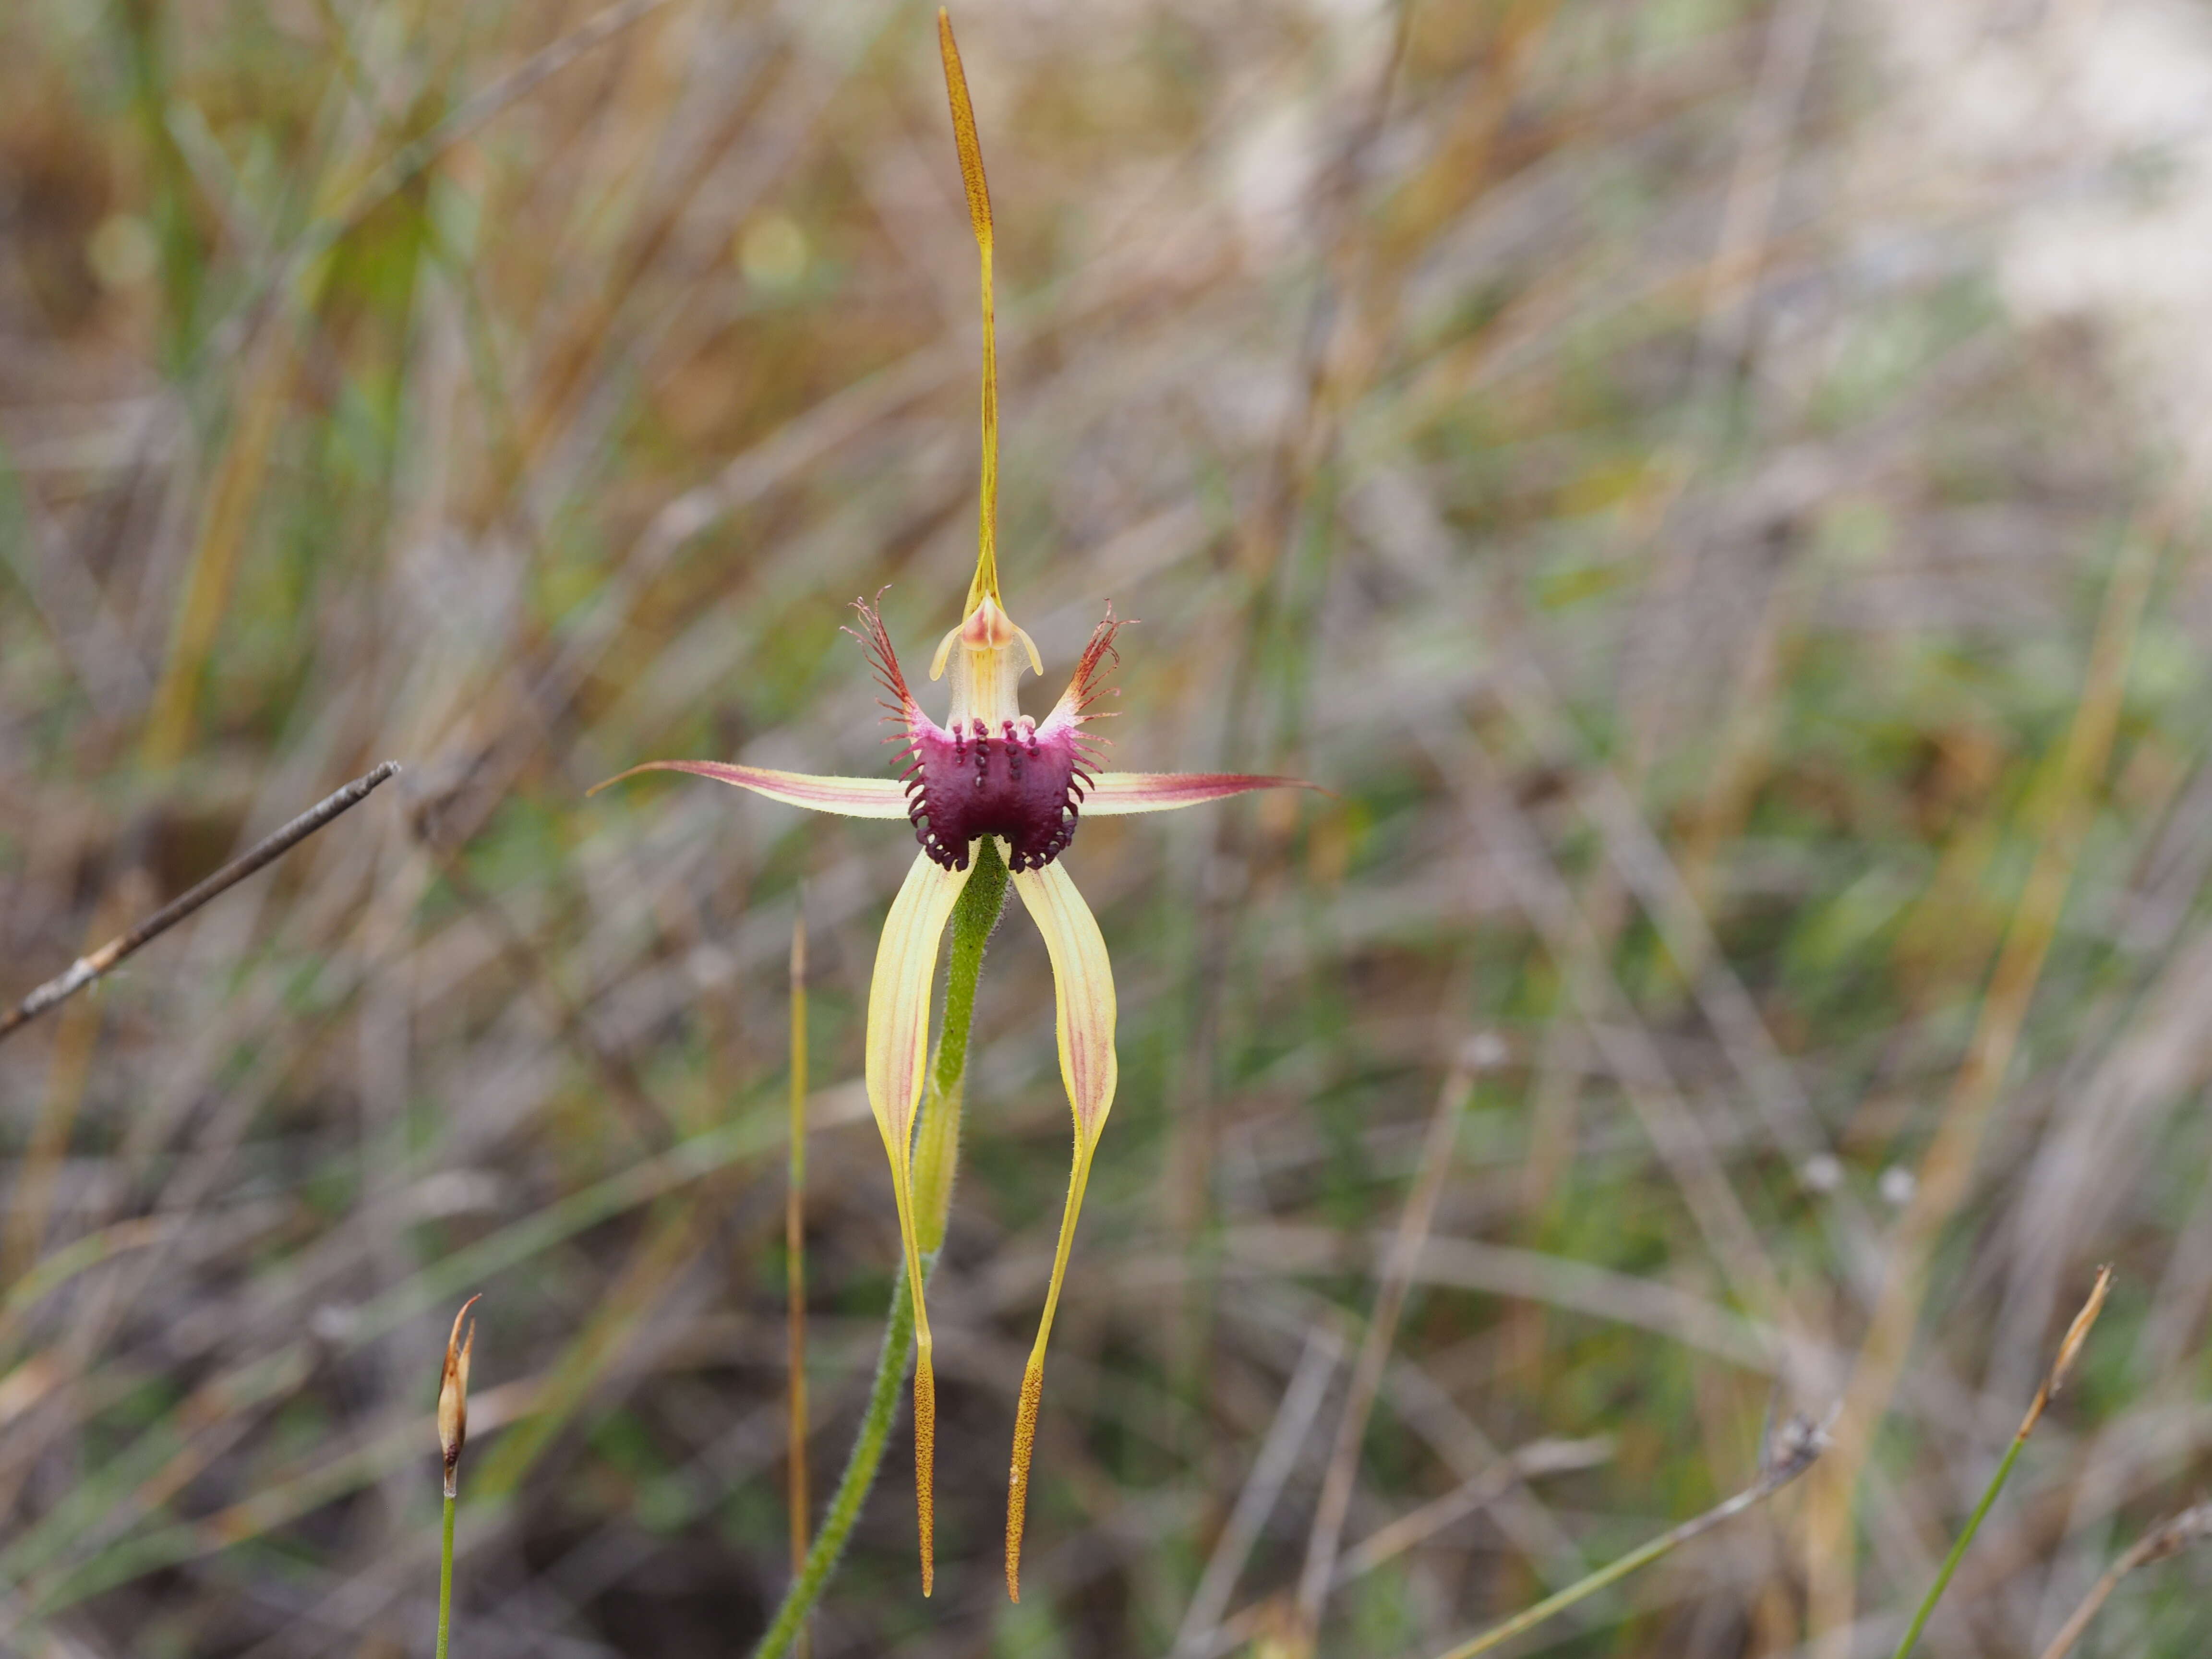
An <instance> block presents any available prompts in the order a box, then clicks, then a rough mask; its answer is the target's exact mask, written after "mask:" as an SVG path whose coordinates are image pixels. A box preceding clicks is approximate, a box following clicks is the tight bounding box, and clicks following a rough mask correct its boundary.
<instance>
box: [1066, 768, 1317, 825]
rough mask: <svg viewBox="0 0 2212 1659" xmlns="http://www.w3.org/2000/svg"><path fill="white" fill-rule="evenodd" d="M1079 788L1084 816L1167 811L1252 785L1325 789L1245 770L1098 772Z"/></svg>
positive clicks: (1256, 787) (1300, 781)
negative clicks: (1259, 775) (1258, 774)
mask: <svg viewBox="0 0 2212 1659" xmlns="http://www.w3.org/2000/svg"><path fill="white" fill-rule="evenodd" d="M1082 789H1083V800H1082V805H1081V806H1080V807H1079V811H1081V813H1082V814H1083V816H1084V817H1086V818H1112V817H1123V816H1125V815H1126V814H1128V813H1131V812H1170V811H1174V810H1175V809H1176V807H1178V806H1200V805H1204V804H1205V803H1206V802H1207V801H1210V800H1223V799H1226V798H1227V797H1229V796H1231V795H1241V794H1243V793H1246V792H1247V791H1248V790H1253V789H1312V790H1315V791H1316V793H1321V794H1327V793H1328V791H1327V790H1325V789H1322V788H1321V787H1320V786H1319V785H1317V784H1311V783H1308V782H1306V781H1305V780H1304V779H1303V778H1272V777H1257V776H1254V775H1251V774H1249V773H1244V772H1101V773H1100V774H1099V775H1097V778H1095V779H1094V780H1093V781H1091V782H1089V783H1087V784H1085V785H1083V786H1082Z"/></svg>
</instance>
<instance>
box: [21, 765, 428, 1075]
mask: <svg viewBox="0 0 2212 1659" xmlns="http://www.w3.org/2000/svg"><path fill="white" fill-rule="evenodd" d="M398 775H399V763H398V761H386V762H385V763H383V764H382V765H380V766H379V767H377V768H376V769H374V771H371V772H368V773H366V774H364V775H362V776H361V777H358V778H356V779H355V780H354V781H352V782H351V783H349V784H348V785H346V786H345V787H344V788H343V789H337V790H333V791H332V792H331V793H330V794H328V795H326V796H325V797H324V798H323V799H321V800H319V801H318V802H316V803H315V804H314V805H313V806H311V807H309V808H308V809H307V811H304V812H302V813H301V814H300V816H299V817H296V818H294V819H293V820H292V821H291V822H290V823H288V824H285V825H284V826H283V828H281V829H276V830H272V831H271V832H270V834H269V835H267V836H264V837H263V838H262V839H261V840H260V841H258V842H255V843H254V844H253V845H252V847H250V848H247V849H246V851H245V852H243V853H241V854H239V855H238V856H237V857H236V858H234V859H233V860H231V861H230V862H229V863H228V864H226V865H224V866H222V869H220V870H218V871H216V872H215V873H214V874H213V875H211V876H209V877H207V878H205V879H204V880H202V881H199V882H197V883H195V884H193V885H192V886H191V887H189V888H187V889H185V890H184V891H183V892H181V893H179V895H178V896H176V897H175V898H173V899H171V900H170V901H169V902H167V904H165V905H163V906H162V907H161V908H160V909H158V910H156V911H155V912H154V914H153V915H150V916H149V917H147V918H146V920H145V921H142V922H140V923H139V924H138V925H137V927H132V928H131V929H130V930H128V931H127V932H125V933H118V935H116V937H115V938H113V939H110V940H108V941H107V943H106V944H105V945H101V946H100V947H99V948H98V949H97V950H94V951H87V952H86V953H85V954H84V955H83V956H82V957H78V958H77V959H76V962H75V963H71V964H70V968H69V969H68V971H67V972H65V973H61V974H57V975H55V976H54V977H53V978H52V979H50V980H48V981H46V983H45V984H43V985H41V986H40V987H37V988H36V989H35V990H33V991H32V992H31V993H30V994H29V995H27V996H26V997H25V998H24V999H23V1000H21V1002H19V1003H17V1004H16V1005H15V1006H14V1007H13V1008H10V1009H9V1010H8V1011H7V1012H5V1013H0V1038H4V1037H6V1036H8V1034H9V1032H11V1031H14V1030H17V1029H19V1028H20V1027H21V1026H22V1025H23V1024H26V1023H27V1021H30V1020H33V1019H35V1018H38V1017H39V1016H40V1014H42V1013H44V1012H46V1010H47V1009H49V1008H52V1007H53V1006H56V1005H57V1004H59V1003H62V1002H65V1001H67V1000H69V999H70V997H72V996H75V995H76V994H77V993H78V992H79V991H82V989H84V987H86V986H88V985H90V984H92V983H93V982H94V981H95V980H97V979H99V977H100V975H102V974H105V973H106V972H107V971H109V969H112V968H113V967H115V965H116V964H117V963H120V962H122V961H123V960H124V959H125V957H129V956H130V955H131V953H132V952H133V951H137V950H140V949H142V948H143V947H144V946H145V945H150V944H151V943H153V941H154V940H155V939H159V938H160V937H161V935H162V934H164V933H167V932H168V931H169V929H171V928H172V927H175V926H176V925H177V924H178V923H179V922H180V921H184V920H185V919H186V918H187V917H189V916H191V915H192V914H193V913H194V912H196V911H197V910H198V909H199V908H201V906H203V905H204V904H206V903H208V902H210V900H213V899H216V898H220V897H221V896H222V895H223V894H225V893H227V892H228V891H229V890H231V889H232V888H234V887H235V886H237V885H238V884H239V883H240V882H241V881H244V880H245V879H246V878H247V877H248V876H250V875H252V874H253V873H254V872H256V871H258V870H261V869H264V868H266V867H267V866H270V865H271V864H274V863H275V862H276V860H278V859H280V858H282V857H283V856H284V854H287V853H289V852H290V851H291V850H292V849H293V848H295V847H297V846H298V845H299V844H300V843H301V842H303V841H305V840H307V837H308V836H312V835H313V834H314V833H315V831H316V830H318V829H321V828H322V827H323V826H324V825H325V824H326V823H330V822H331V820H332V819H333V818H336V817H339V816H340V815H341V814H343V813H345V812H348V811H351V810H352V809H353V808H355V807H356V806H358V805H360V804H361V803H362V801H364V800H366V799H368V795H369V792H370V791H371V790H373V789H374V788H375V787H377V786H378V785H379V784H380V783H383V782H384V781H386V780H387V779H390V778H394V777H397V776H398Z"/></svg>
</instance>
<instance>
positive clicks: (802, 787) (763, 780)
mask: <svg viewBox="0 0 2212 1659" xmlns="http://www.w3.org/2000/svg"><path fill="white" fill-rule="evenodd" d="M641 772H689V773H690V774H691V775H692V776H694V777H697V778H712V779H714V781H716V782H717V783H734V784H735V785H737V786H738V788H740V789H750V790H751V791H752V792H753V793H755V794H757V795H766V796H767V797H768V798H769V799H770V800H780V801H781V802H782V803H783V804H784V805H787V806H804V807H805V808H807V809H808V810H809V811H816V812H835V813H837V814H838V815H839V816H841V817H848V818H902V817H905V816H906V815H907V798H906V791H905V790H904V789H903V788H902V787H900V785H899V783H898V782H897V781H896V779H892V778H834V777H817V776H816V775H813V774H811V773H808V772H772V771H770V770H769V769H767V768H766V767H763V766H732V765H731V764H729V763H726V762H723V761H647V762H646V763H644V764H643V765H642V766H633V767H631V768H630V769H629V771H627V772H617V773H616V774H615V775H614V776H612V777H611V778H609V779H608V780H607V781H606V782H605V783H596V784H593V785H592V788H591V792H590V793H592V794H594V795H596V794H598V793H599V791H600V790H602V789H605V788H607V787H611V786H612V785H614V784H617V783H620V782H621V781H623V779H624V778H634V777H635V776H636V775H638V774H639V773H641Z"/></svg>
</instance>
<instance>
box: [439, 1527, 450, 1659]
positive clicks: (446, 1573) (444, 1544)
mask: <svg viewBox="0 0 2212 1659" xmlns="http://www.w3.org/2000/svg"><path fill="white" fill-rule="evenodd" d="M452 1626H453V1493H451V1492H447V1494H446V1521H445V1525H444V1528H442V1529H441V1534H440V1536H439V1539H438V1659H446V1634H447V1631H448V1630H450V1629H451V1628H452Z"/></svg>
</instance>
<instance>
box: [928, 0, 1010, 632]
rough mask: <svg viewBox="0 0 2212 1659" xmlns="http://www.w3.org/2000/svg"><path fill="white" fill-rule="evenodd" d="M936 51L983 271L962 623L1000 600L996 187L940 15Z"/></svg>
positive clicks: (948, 26) (948, 25)
mask: <svg viewBox="0 0 2212 1659" xmlns="http://www.w3.org/2000/svg"><path fill="white" fill-rule="evenodd" d="M937 50H938V54H939V56H940V57H942V58H944V59H945V96H946V97H947V98H948V99H949V100H951V105H952V142H953V144H954V145H955V147H956V148H957V149H958V150H959V152H960V181H961V183H962V184H963V185H964V186H965V187H966V189H967V191H968V218H969V222H970V223H971V224H973V225H974V226H975V247H976V250H977V252H978V253H979V254H980V255H981V259H982V266H983V486H982V492H981V494H982V500H981V505H980V507H978V508H977V510H976V518H975V580H973V581H971V582H969V584H968V603H967V604H966V605H963V607H961V612H960V614H961V615H962V616H963V617H970V616H973V615H974V614H975V607H976V606H978V605H981V604H982V602H983V601H984V600H985V599H989V600H990V601H991V602H992V603H993V604H994V605H1000V606H1001V607H1002V608H1003V605H1004V602H1003V601H1002V600H1001V599H1000V597H999V334H998V323H997V319H996V318H995V316H994V308H993V306H992V301H991V187H990V185H989V183H988V182H987V180H986V179H984V177H983V147H982V145H981V143H978V142H977V140H976V137H975V105H973V104H972V103H970V102H969V98H968V76H967V73H966V71H964V70H963V69H962V68H961V67H960V47H959V45H958V43H957V42H956V41H955V40H953V38H952V19H951V16H949V15H947V14H946V12H945V8H944V7H942V6H939V8H938V9H937Z"/></svg>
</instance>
